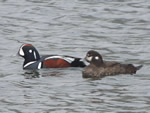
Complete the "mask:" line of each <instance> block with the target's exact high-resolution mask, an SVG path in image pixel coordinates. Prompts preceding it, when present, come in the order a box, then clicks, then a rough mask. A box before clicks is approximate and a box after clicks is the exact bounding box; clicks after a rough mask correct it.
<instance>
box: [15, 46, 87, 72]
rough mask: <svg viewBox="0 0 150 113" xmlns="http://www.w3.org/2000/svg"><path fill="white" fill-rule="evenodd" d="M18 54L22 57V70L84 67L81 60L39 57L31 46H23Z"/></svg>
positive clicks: (53, 56)
mask: <svg viewBox="0 0 150 113" xmlns="http://www.w3.org/2000/svg"><path fill="white" fill-rule="evenodd" d="M18 54H19V55H20V56H21V57H23V58H24V59H25V60H24V64H23V69H41V68H66V67H85V66H86V65H85V63H84V62H83V61H82V59H81V58H76V57H72V56H63V55H62V56H60V55H47V56H43V57H40V55H39V53H38V51H37V50H36V48H35V47H34V46H33V45H31V44H23V45H22V46H21V47H20V49H19V52H18Z"/></svg>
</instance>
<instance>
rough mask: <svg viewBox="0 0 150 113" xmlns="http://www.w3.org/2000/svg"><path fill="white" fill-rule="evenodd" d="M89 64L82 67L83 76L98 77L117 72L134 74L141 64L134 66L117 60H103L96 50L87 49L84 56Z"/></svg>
mask: <svg viewBox="0 0 150 113" xmlns="http://www.w3.org/2000/svg"><path fill="white" fill-rule="evenodd" d="M85 59H86V61H87V62H89V63H90V64H89V65H88V66H87V67H85V68H84V70H83V72H82V76H83V77H84V78H99V77H104V76H110V75H117V74H135V73H136V71H137V70H139V69H140V68H141V67H142V65H140V66H137V67H135V66H134V65H132V64H121V63H119V62H111V61H103V58H102V56H101V55H100V54H99V53H98V52H97V51H93V50H91V51H89V52H88V53H87V55H86V57H85Z"/></svg>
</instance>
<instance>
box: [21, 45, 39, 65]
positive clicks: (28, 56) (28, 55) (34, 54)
mask: <svg viewBox="0 0 150 113" xmlns="http://www.w3.org/2000/svg"><path fill="white" fill-rule="evenodd" d="M18 55H19V56H21V57H23V58H24V59H25V61H24V65H25V64H27V63H29V62H32V61H37V60H39V59H40V55H39V53H38V51H37V50H36V48H35V47H34V46H32V45H31V44H23V45H22V46H21V47H20V49H19V51H18Z"/></svg>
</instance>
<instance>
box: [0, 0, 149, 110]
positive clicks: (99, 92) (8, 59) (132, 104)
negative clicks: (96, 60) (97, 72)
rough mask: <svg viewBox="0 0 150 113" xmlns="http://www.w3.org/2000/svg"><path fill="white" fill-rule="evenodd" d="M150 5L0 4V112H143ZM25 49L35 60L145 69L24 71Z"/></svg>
mask: <svg viewBox="0 0 150 113" xmlns="http://www.w3.org/2000/svg"><path fill="white" fill-rule="evenodd" d="M149 23H150V1H149V0H1V1H0V40H1V41H0V59H1V60H0V112H1V113H74V112H78V113H106V112H107V113H127V112H128V113H148V112H149V111H150V74H149V68H150V65H149V64H150V51H149V50H150V37H149V36H150V32H149V31H150V25H149ZM23 43H31V44H33V45H34V46H35V47H36V48H37V49H38V51H39V52H40V54H42V55H44V54H64V55H73V56H77V57H82V58H83V57H84V56H85V54H86V52H87V51H88V50H91V49H94V50H97V51H99V52H100V53H101V54H102V56H103V57H104V59H105V60H113V61H119V62H125V63H133V64H135V65H139V64H143V65H144V67H143V68H142V69H141V70H139V71H138V72H137V74H136V75H119V76H109V77H105V78H103V79H101V80H91V79H83V78H82V74H81V71H82V68H67V69H43V70H38V71H37V72H30V71H25V70H23V69H22V64H23V59H22V58H20V57H18V56H16V53H17V52H18V49H19V47H20V46H21V45H22V44H23Z"/></svg>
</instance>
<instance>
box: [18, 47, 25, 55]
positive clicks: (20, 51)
mask: <svg viewBox="0 0 150 113" xmlns="http://www.w3.org/2000/svg"><path fill="white" fill-rule="evenodd" d="M19 55H20V56H24V52H23V50H22V47H21V48H20V50H19Z"/></svg>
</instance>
